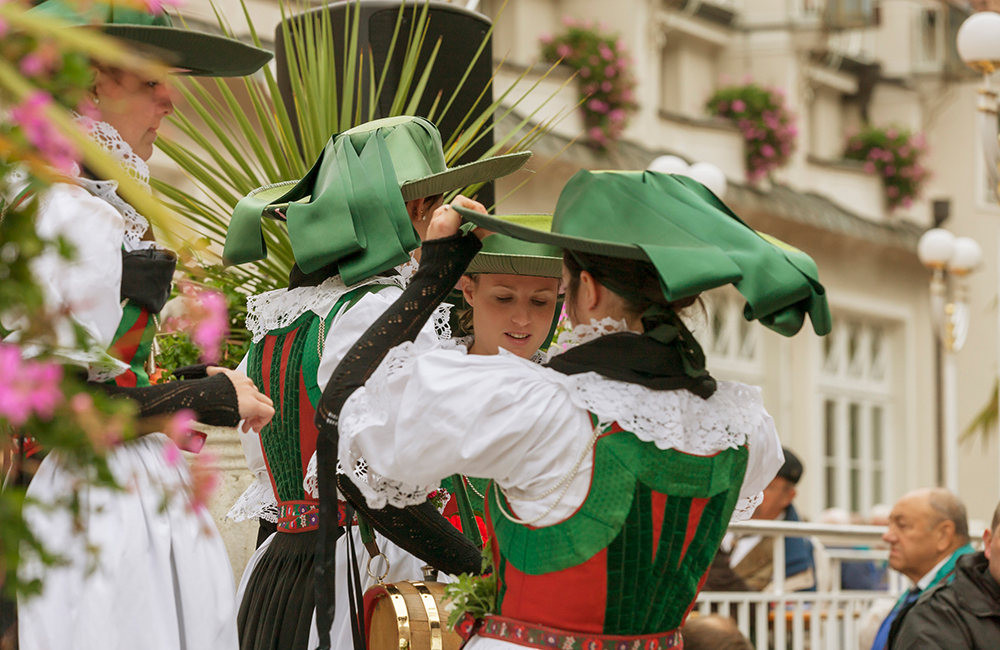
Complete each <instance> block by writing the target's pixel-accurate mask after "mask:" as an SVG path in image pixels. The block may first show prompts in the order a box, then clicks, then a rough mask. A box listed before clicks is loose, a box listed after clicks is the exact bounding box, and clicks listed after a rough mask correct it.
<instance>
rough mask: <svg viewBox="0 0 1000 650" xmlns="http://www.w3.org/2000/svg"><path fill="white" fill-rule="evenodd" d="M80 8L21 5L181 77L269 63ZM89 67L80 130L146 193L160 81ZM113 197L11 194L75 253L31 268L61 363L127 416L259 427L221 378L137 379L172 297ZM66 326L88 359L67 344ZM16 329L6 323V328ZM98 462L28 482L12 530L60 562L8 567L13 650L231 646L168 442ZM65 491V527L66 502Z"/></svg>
mask: <svg viewBox="0 0 1000 650" xmlns="http://www.w3.org/2000/svg"><path fill="white" fill-rule="evenodd" d="M78 8H79V7H78V5H77V3H69V2H65V3H64V2H61V1H58V0H49V2H46V3H44V4H42V5H39V6H38V7H36V8H35V9H33V11H34V12H38V13H40V14H44V15H51V16H56V17H58V18H61V19H63V20H66V21H68V22H70V23H73V24H78V25H94V24H95V23H98V24H101V23H103V24H101V25H100V26H101V28H102V30H103V31H104V32H105V33H106V34H109V35H111V36H114V37H117V38H120V39H122V40H124V41H125V42H126V44H127V45H131V46H137V47H144V48H146V49H149V46H155V50H154V51H155V52H156V53H157V56H162V58H163V61H164V63H166V64H167V65H168V66H174V67H176V68H178V69H180V70H182V71H184V72H186V73H189V74H197V75H203V76H238V75H246V74H251V73H253V72H255V71H256V70H257V69H259V68H260V67H261V66H262V65H264V64H265V63H267V61H268V60H270V58H271V54H270V53H269V52H266V51H264V50H259V49H257V48H254V47H250V46H247V45H244V44H242V43H240V42H238V41H235V40H231V39H228V38H223V37H219V36H215V35H210V34H204V33H200V32H193V31H189V30H186V29H176V28H173V27H171V26H170V19H169V17H168V16H166V15H165V14H161V15H153V14H149V13H145V12H142V11H138V10H134V9H129V8H124V7H120V6H113V5H111V4H105V3H93V4H89V5H88V6H87V13H85V14H80V13H77V9H78ZM95 74H96V79H95V83H94V87H93V92H92V95H91V96H90V98H89V101H90V102H91V103H92V109H93V112H94V113H95V114H97V115H100V118H99V119H97V120H91V119H88V118H79V120H78V121H79V123H80V125H81V127H82V128H84V129H85V130H87V131H88V132H89V134H90V136H91V137H92V138H93V139H94V140H95V141H96V142H97V143H98V144H100V145H101V146H103V147H104V148H106V149H107V151H108V152H109V153H110V154H111V155H112V156H114V157H116V158H117V159H118V160H119V161H120V162H121V164H122V166H123V167H125V168H126V169H127V170H128V171H129V173H130V174H131V175H132V177H133V178H134V179H135V180H136V181H137V182H139V183H140V184H147V183H148V174H149V170H148V167H147V166H146V160H147V159H148V158H149V157H150V155H151V154H152V151H153V141H154V140H155V139H156V131H157V128H158V127H159V126H160V122H161V120H162V119H163V118H165V117H167V116H168V115H170V114H171V113H172V112H173V105H172V104H171V100H170V96H169V92H168V89H167V87H166V85H165V83H166V79H148V78H145V77H142V76H139V75H137V74H135V73H133V72H130V71H127V70H109V69H106V68H98V69H97V70H96V73H95ZM116 189H117V183H116V182H114V181H107V180H102V179H100V178H97V177H94V176H93V175H92V174H90V173H89V172H88V170H86V169H83V170H81V171H80V172H79V174H78V175H76V176H72V177H69V178H66V179H65V180H63V181H61V182H57V183H55V184H53V185H52V186H51V187H49V188H48V189H46V190H44V192H42V193H41V194H39V195H38V196H34V197H32V193H33V191H34V190H33V188H31V187H28V188H25V191H24V193H22V198H24V197H25V196H28V197H32V198H30V199H29V200H37V201H38V202H39V203H38V212H37V216H36V228H37V231H38V233H39V234H40V235H42V236H43V237H46V238H50V239H55V238H57V237H62V238H63V239H65V240H66V241H68V242H70V243H71V244H72V245H73V248H74V250H75V256H74V258H73V259H72V260H65V259H63V258H61V257H59V255H58V254H57V253H55V252H52V253H47V254H45V255H43V256H42V257H41V258H39V259H38V260H37V261H36V263H35V264H34V265H33V269H32V270H33V273H34V276H35V280H36V282H37V283H38V285H39V286H40V287H41V288H42V290H43V291H44V293H45V296H46V302H47V305H48V306H49V307H50V308H52V309H53V310H59V309H65V313H67V314H68V316H69V318H68V319H67V322H66V323H64V325H65V327H63V328H61V329H59V330H58V333H59V336H60V340H59V341H58V342H57V343H58V344H59V345H62V346H64V348H65V350H64V351H63V353H62V354H61V356H62V358H63V359H65V362H66V363H67V364H71V365H76V366H82V367H83V368H82V373H83V375H84V377H85V378H88V377H89V380H90V383H91V386H92V387H94V388H99V389H101V390H104V391H106V392H107V393H110V394H111V395H114V396H119V397H123V398H128V399H132V400H134V401H136V402H138V405H139V414H140V418H150V417H163V416H169V415H171V414H172V413H175V412H177V411H180V410H182V409H191V410H193V411H194V412H195V413H196V415H197V417H198V419H199V420H200V421H201V422H203V423H206V424H214V425H221V426H236V425H237V424H238V423H239V422H240V420H241V419H244V420H245V421H246V423H247V424H248V425H254V426H258V427H260V426H263V425H264V424H265V423H266V422H267V421H268V419H269V418H270V416H271V414H273V409H272V408H271V406H270V400H268V399H267V398H266V397H264V396H263V395H261V394H260V393H259V392H257V390H256V389H255V388H254V387H253V384H252V383H251V382H250V381H249V380H247V378H246V377H243V376H240V375H238V374H236V373H233V372H232V371H229V370H223V369H221V368H214V369H209V370H208V371H207V372H206V371H204V370H202V371H201V372H200V374H201V377H202V378H199V379H192V380H190V381H175V382H170V383H167V384H162V385H156V386H151V385H150V381H149V375H148V373H147V362H150V361H152V359H151V352H150V351H151V346H152V340H153V336H154V334H155V333H156V328H157V313H158V312H159V311H160V309H161V308H162V307H163V304H164V303H165V302H166V300H167V298H168V297H169V295H170V290H171V282H172V277H173V272H174V265H175V260H176V258H175V256H174V255H173V254H172V253H171V252H169V251H166V250H164V249H162V248H161V247H159V246H158V245H157V244H156V242H155V240H154V238H153V231H152V229H151V228H150V227H149V223H148V222H147V220H146V219H145V218H144V217H143V216H142V215H141V214H139V213H138V212H137V211H136V210H135V209H134V208H133V207H132V206H131V205H129V204H128V203H127V202H126V201H125V200H124V199H122V198H121V197H120V196H119V195H118V194H117V192H116ZM70 320H71V322H72V325H75V326H76V327H79V328H82V329H83V331H85V332H86V333H87V335H88V336H89V338H90V339H91V340H92V341H93V343H94V350H95V351H96V352H94V353H84V352H79V351H76V350H73V348H75V347H76V345H75V335H74V333H73V327H71V326H70V322H69V321H70ZM24 325H25V324H24V323H21V322H12V323H5V326H7V327H9V328H10V329H14V330H17V329H20V328H21V327H23V326H24ZM13 336H15V337H17V336H20V334H19V333H17V332H16V333H15V334H14V335H13ZM20 343H22V344H25V343H28V341H25V340H20ZM105 351H106V352H105ZM58 356H60V354H59V351H58V350H57V357H58ZM140 424H141V421H140ZM107 462H108V465H109V467H110V469H111V472H112V474H113V476H114V478H115V480H116V482H117V483H118V484H119V485H120V486H121V487H122V489H121V490H114V489H109V488H104V487H92V486H87V479H86V476H85V475H84V473H83V470H81V469H80V468H79V466H78V465H76V464H75V463H74V462H73V460H72V459H68V458H64V457H63V456H62V454H61V453H52V454H49V455H48V456H47V457H45V459H44V460H43V461H42V462H41V464H40V466H39V467H38V470H37V472H36V474H35V475H34V477H33V478H32V480H31V484H30V486H29V488H28V492H27V496H28V498H29V499H30V505H27V506H26V507H25V510H24V517H25V521H26V523H27V524H28V526H29V527H30V529H31V530H32V532H33V533H34V535H35V537H36V538H37V539H39V540H40V541H41V542H42V544H43V545H44V547H45V549H46V550H47V551H49V552H51V553H54V554H56V555H57V556H59V557H61V558H62V560H64V563H62V564H58V565H55V566H49V567H46V566H44V565H43V564H42V562H41V561H40V560H39V559H38V558H37V557H35V556H34V555H33V554H26V555H25V556H24V557H23V558H22V565H21V576H22V578H24V579H25V580H31V579H35V578H37V579H39V580H40V581H41V589H42V590H41V593H40V594H38V595H34V596H30V597H22V598H20V599H19V623H18V625H19V641H20V647H21V648H22V649H23V650H34V649H42V648H44V649H46V650H49V649H52V648H59V649H60V650H71V649H74V648H78V649H95V650H96V649H97V648H102V649H103V648H144V649H152V650H181V649H182V648H183V649H187V650H192V649H197V648H204V649H206V650H208V649H212V650H219V649H231V650H235V649H236V648H237V647H238V644H237V636H236V625H235V618H236V602H235V594H234V583H233V576H232V569H231V566H230V563H229V558H228V556H227V554H226V549H225V546H224V545H223V542H222V538H221V537H220V536H219V534H218V531H217V530H216V529H215V525H214V523H213V522H212V519H211V517H210V516H209V514H208V512H207V510H205V509H204V508H203V507H201V508H199V507H198V506H197V505H196V504H194V503H193V502H192V500H191V499H190V497H189V494H190V492H191V476H190V473H189V471H188V468H187V465H186V463H185V462H184V461H183V459H182V458H181V456H180V453H179V452H178V450H177V448H176V447H175V446H174V443H173V442H171V441H170V440H169V439H168V438H167V437H166V436H165V435H163V434H162V433H151V434H148V435H145V436H142V437H140V438H139V439H137V440H134V441H130V442H126V443H124V444H121V445H119V446H117V447H115V448H114V449H113V450H112V451H110V452H109V453H108V457H107ZM81 486H82V487H81ZM74 494H77V495H78V496H79V503H80V508H81V512H79V513H78V516H79V519H74V517H73V515H72V514H71V513H70V512H69V511H68V509H67V507H66V505H65V504H66V500H67V499H69V498H70V497H71V496H72V495H74ZM81 521H82V522H83V526H84V527H83V529H82V530H80V529H78V525H79V523H80V522H81Z"/></svg>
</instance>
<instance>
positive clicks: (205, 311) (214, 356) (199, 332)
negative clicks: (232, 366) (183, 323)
mask: <svg viewBox="0 0 1000 650" xmlns="http://www.w3.org/2000/svg"><path fill="white" fill-rule="evenodd" d="M197 301H198V303H199V304H200V306H201V309H202V313H201V314H200V315H201V318H200V319H198V320H197V321H196V322H195V326H194V330H193V331H192V332H191V341H192V342H193V343H194V344H195V345H197V346H198V347H199V348H200V349H201V353H202V354H201V359H202V361H204V362H208V363H211V362H215V361H218V360H219V359H220V358H221V356H222V355H221V352H220V350H219V346H220V345H221V343H222V341H223V339H225V338H226V336H227V335H228V334H229V309H228V306H227V305H226V298H225V296H223V295H222V294H221V293H219V292H218V291H212V290H204V291H202V292H201V293H200V294H199V295H198V298H197Z"/></svg>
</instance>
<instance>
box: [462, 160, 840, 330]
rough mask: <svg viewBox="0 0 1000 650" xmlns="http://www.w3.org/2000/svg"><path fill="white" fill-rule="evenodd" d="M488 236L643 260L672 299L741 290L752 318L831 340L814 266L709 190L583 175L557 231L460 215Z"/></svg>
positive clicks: (573, 182) (663, 178)
mask: <svg viewBox="0 0 1000 650" xmlns="http://www.w3.org/2000/svg"><path fill="white" fill-rule="evenodd" d="M456 209H458V211H459V212H460V213H461V214H462V215H463V216H464V217H465V218H466V219H467V220H468V221H471V222H473V223H475V224H477V225H479V226H482V227H484V228H486V229H488V230H492V231H495V232H500V233H503V234H506V235H508V236H511V237H515V238H518V239H525V240H527V241H534V242H542V243H547V244H552V245H555V246H560V247H562V248H565V249H569V250H571V251H582V252H586V253H593V254H597V255H606V256H611V257H623V258H629V259H643V260H647V261H649V262H651V263H652V264H653V266H654V267H655V268H656V270H657V273H658V274H659V276H660V285H661V288H662V289H663V294H664V296H665V297H666V299H667V300H668V301H676V300H680V299H683V298H687V297H690V296H694V295H697V294H699V293H701V292H702V291H707V290H709V289H712V288H715V287H719V286H722V285H725V284H730V283H732V284H733V285H735V286H736V288H737V290H739V292H740V293H741V294H743V296H744V298H746V300H747V304H746V307H745V309H744V316H745V317H746V318H747V319H748V320H752V319H754V318H756V319H758V320H760V322H761V323H762V324H763V325H765V326H766V327H768V328H770V329H772V330H774V331H776V332H778V333H779V334H782V335H784V336H792V335H793V334H795V333H796V332H798V331H799V330H800V329H801V328H802V325H803V323H804V322H805V315H806V314H809V316H810V319H811V320H812V324H813V330H814V331H815V332H816V334H819V335H824V334H827V333H829V331H830V327H831V321H830V310H829V306H828V305H827V301H826V295H825V292H824V289H823V285H822V284H820V282H819V273H818V270H817V268H816V264H815V262H813V260H812V258H810V257H809V256H808V255H806V254H805V253H803V252H802V251H799V250H797V249H795V248H793V247H791V246H788V245H787V244H784V243H782V242H780V241H778V240H776V239H774V238H772V237H768V236H765V235H761V234H759V233H757V232H756V231H754V230H753V229H752V228H750V227H749V226H747V225H746V224H745V223H744V222H743V221H742V220H741V219H740V218H739V217H737V216H736V215H735V214H734V213H733V212H732V211H731V210H730V209H729V208H728V207H726V206H725V204H723V203H722V202H721V201H720V200H719V199H718V198H716V197H715V195H714V194H712V193H711V192H710V191H709V190H707V189H706V188H705V187H704V186H703V185H701V184H700V183H698V182H697V181H694V180H692V179H689V178H687V177H684V176H675V175H671V174H661V173H658V172H649V171H643V172H591V171H587V170H582V171H580V172H578V173H577V174H576V175H575V176H573V178H571V179H570V181H569V183H567V184H566V187H565V188H563V191H562V193H561V194H560V196H559V201H558V203H557V204H556V211H555V215H554V217H553V220H552V232H551V233H550V232H545V231H543V230H539V229H535V228H530V227H525V226H523V225H520V224H517V223H514V222H510V221H505V220H502V219H497V218H495V217H489V216H486V215H482V214H479V213H475V212H472V211H470V210H465V209H462V208H456Z"/></svg>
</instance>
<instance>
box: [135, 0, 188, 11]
mask: <svg viewBox="0 0 1000 650" xmlns="http://www.w3.org/2000/svg"><path fill="white" fill-rule="evenodd" d="M142 2H143V4H145V5H146V9H148V10H149V12H150V13H154V14H162V13H163V9H164V8H165V7H180V6H182V5H183V4H184V0H142Z"/></svg>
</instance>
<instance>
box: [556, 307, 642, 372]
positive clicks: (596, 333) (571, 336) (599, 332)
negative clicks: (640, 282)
mask: <svg viewBox="0 0 1000 650" xmlns="http://www.w3.org/2000/svg"><path fill="white" fill-rule="evenodd" d="M629 331H631V330H629V328H628V323H626V322H625V319H622V320H615V319H614V318H611V317H610V316H608V317H606V318H602V319H601V320H600V321H598V320H597V319H596V318H591V319H590V323H589V324H587V323H581V324H579V325H577V326H576V327H574V328H573V329H571V330H563V331H561V332H559V334H558V335H557V336H556V340H555V341H553V342H552V345H550V346H549V349H548V352H547V353H546V357H545V361H549V360H551V359H552V357H557V356H559V355H560V354H562V353H563V352H565V351H566V350H568V349H570V348H575V347H576V346H578V345H583V344H584V343H587V342H589V341H593V340H594V339H597V338H600V337H602V336H607V335H608V334H617V333H618V332H629Z"/></svg>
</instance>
